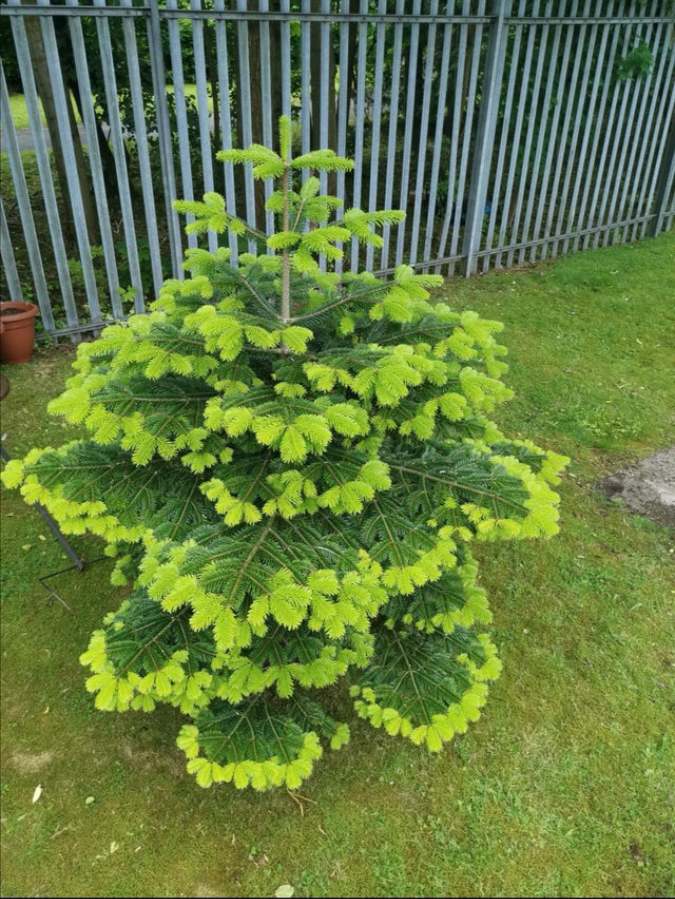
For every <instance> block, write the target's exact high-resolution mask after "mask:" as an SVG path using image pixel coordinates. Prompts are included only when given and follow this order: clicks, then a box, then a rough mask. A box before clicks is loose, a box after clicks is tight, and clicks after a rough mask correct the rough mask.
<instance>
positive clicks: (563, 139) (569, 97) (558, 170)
mask: <svg viewBox="0 0 675 899" xmlns="http://www.w3.org/2000/svg"><path fill="white" fill-rule="evenodd" d="M589 11H590V0H586V2H585V4H584V8H583V11H582V15H583V16H587V15H588V13H589ZM568 27H569V28H573V29H574V32H575V35H574V36H575V38H576V54H575V57H574V66H573V67H572V76H571V78H570V82H569V83H570V87H569V91H568V93H567V94H566V95H565V115H564V117H563V124H562V131H561V133H560V135H559V137H558V156H557V158H556V164H555V172H554V175H553V184H552V186H551V193H550V203H549V207H548V213H547V215H546V227H545V228H544V237H545V239H546V241H547V242H546V243H545V244H544V245H543V246H542V249H541V258H542V259H546V256H547V255H548V251H549V248H550V247H551V245H552V243H553V239H554V237H555V236H556V235H557V234H559V233H560V232H559V231H556V235H553V234H552V230H553V218H554V215H555V211H556V208H557V205H556V204H557V200H558V196H559V195H558V189H559V186H560V179H561V178H562V177H563V174H564V172H565V165H564V163H565V160H566V159H570V156H569V153H568V150H567V135H568V134H569V129H570V125H571V123H572V113H573V112H574V91H575V90H576V87H577V85H578V83H579V70H580V69H581V61H582V58H583V40H584V37H585V30H584V27H583V26H580V27H579V32H578V34H577V31H576V29H577V26H576V25H569V26H568ZM579 102H581V100H580V101H579ZM570 161H571V160H570ZM549 237H550V238H551V241H550V242H549V241H548V238H549Z"/></svg>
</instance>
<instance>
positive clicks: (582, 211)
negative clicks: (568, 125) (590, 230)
mask: <svg viewBox="0 0 675 899" xmlns="http://www.w3.org/2000/svg"><path fill="white" fill-rule="evenodd" d="M623 7H624V3H623V2H621V3H619V6H618V8H617V9H616V14H617V15H621V13H622V12H623V11H624V10H623ZM610 12H614V10H613V9H610ZM608 28H612V31H613V34H612V43H611V46H610V50H609V60H608V62H607V65H605V66H604V72H603V74H604V83H603V85H602V94H601V96H600V106H599V109H598V114H597V117H596V120H595V128H594V129H593V131H594V134H593V144H592V145H591V150H590V153H589V156H588V164H587V166H586V179H585V183H584V190H583V194H582V197H581V206H580V208H579V215H578V218H577V223H576V226H575V228H574V230H575V231H581V230H582V229H584V227H588V226H589V225H588V223H586V225H585V221H586V220H585V215H586V210H587V208H588V200H589V194H590V185H591V182H593V181H595V178H596V174H597V165H596V158H597V153H598V146H599V142H600V136H601V134H603V131H604V122H605V109H606V107H607V97H608V95H609V87H610V84H611V82H612V75H613V72H614V67H615V64H616V53H617V48H618V44H619V36H620V31H621V29H620V27H619V26H617V25H615V26H608ZM587 130H588V128H587ZM579 241H580V238H579V237H578V236H577V237H575V238H574V245H573V249H574V250H578V249H579Z"/></svg>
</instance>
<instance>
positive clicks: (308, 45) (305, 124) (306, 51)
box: [300, 0, 312, 184]
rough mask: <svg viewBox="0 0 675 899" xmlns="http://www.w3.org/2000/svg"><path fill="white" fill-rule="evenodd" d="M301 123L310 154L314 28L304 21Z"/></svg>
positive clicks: (306, 7)
mask: <svg viewBox="0 0 675 899" xmlns="http://www.w3.org/2000/svg"><path fill="white" fill-rule="evenodd" d="M302 11H303V13H309V12H311V11H312V7H311V0H302ZM300 82H301V83H300V102H301V104H302V105H301V111H300V116H301V118H300V121H301V123H302V142H301V146H302V153H303V155H304V154H305V153H309V151H310V148H311V146H312V144H311V128H312V125H311V122H312V114H311V110H312V106H311V103H312V100H311V91H312V88H311V84H312V26H311V25H310V23H309V22H308V21H307V20H306V19H303V20H302V23H301V25H300ZM308 177H309V175H308V172H307V171H306V170H304V171H303V172H302V181H303V184H304V182H305V181H306V180H307V178H308Z"/></svg>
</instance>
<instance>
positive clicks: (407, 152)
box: [395, 0, 422, 265]
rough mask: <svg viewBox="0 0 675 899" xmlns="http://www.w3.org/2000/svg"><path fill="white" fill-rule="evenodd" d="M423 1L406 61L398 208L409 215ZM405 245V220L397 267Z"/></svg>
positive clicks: (417, 6)
mask: <svg viewBox="0 0 675 899" xmlns="http://www.w3.org/2000/svg"><path fill="white" fill-rule="evenodd" d="M421 5H422V4H421V0H413V12H412V14H413V24H412V25H411V26H410V47H409V49H408V59H407V60H406V68H407V79H406V82H407V83H406V103H405V128H404V130H403V160H402V163H401V190H400V194H399V196H400V199H399V204H398V208H399V209H401V210H403V212H405V213H406V215H407V213H408V206H409V205H410V197H409V196H408V190H409V181H410V157H411V150H412V138H413V129H414V125H415V94H416V87H417V56H418V53H419V38H420V26H419V24H418V23H417V22H415V19H416V18H417V17H418V16H419V15H420V13H421ZM404 243H405V219H403V221H402V222H401V224H400V225H398V234H397V235H396V261H395V264H396V265H400V264H401V263H402V262H403V247H404Z"/></svg>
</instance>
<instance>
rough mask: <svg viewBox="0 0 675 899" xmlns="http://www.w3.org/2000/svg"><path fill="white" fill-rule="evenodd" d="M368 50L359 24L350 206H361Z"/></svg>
mask: <svg viewBox="0 0 675 899" xmlns="http://www.w3.org/2000/svg"><path fill="white" fill-rule="evenodd" d="M360 12H361V15H362V16H365V15H367V13H368V0H361V3H360ZM367 50H368V23H367V22H361V23H360V24H359V28H358V54H357V62H356V120H355V123H354V124H355V128H354V180H353V184H352V206H354V207H355V208H358V207H359V206H360V205H361V185H362V182H363V134H364V130H365V118H366V113H365V106H366V64H367V57H366V51H367ZM350 265H351V270H352V271H353V272H356V271H358V268H359V242H358V240H357V239H356V238H355V237H353V238H352V245H351V253H350Z"/></svg>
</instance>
